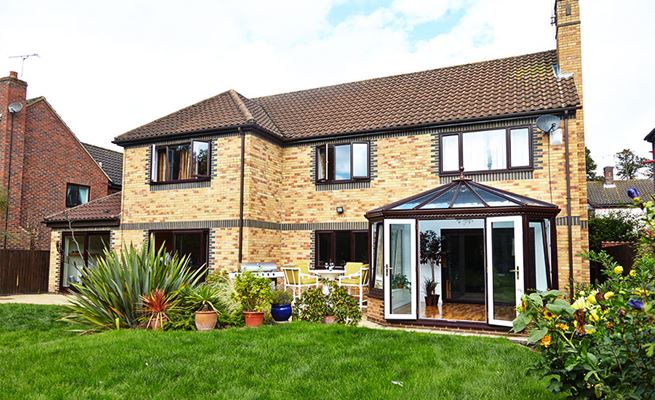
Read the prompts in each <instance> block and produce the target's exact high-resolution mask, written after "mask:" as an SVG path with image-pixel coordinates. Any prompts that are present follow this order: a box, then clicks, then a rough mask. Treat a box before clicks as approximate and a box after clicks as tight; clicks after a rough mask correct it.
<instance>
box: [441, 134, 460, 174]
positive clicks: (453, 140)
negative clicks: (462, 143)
mask: <svg viewBox="0 0 655 400" xmlns="http://www.w3.org/2000/svg"><path fill="white" fill-rule="evenodd" d="M458 142H459V136H458V135H450V136H442V137H441V158H442V159H443V165H442V166H441V169H442V170H443V171H457V170H459V145H458Z"/></svg>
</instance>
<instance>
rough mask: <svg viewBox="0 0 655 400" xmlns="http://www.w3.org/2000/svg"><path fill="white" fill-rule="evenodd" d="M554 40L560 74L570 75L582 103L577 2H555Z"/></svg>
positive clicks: (560, 0)
mask: <svg viewBox="0 0 655 400" xmlns="http://www.w3.org/2000/svg"><path fill="white" fill-rule="evenodd" d="M555 27H556V31H555V32H556V33H555V38H556V39H557V60H558V62H559V70H560V74H562V75H567V74H571V75H572V76H573V80H574V81H575V87H576V89H577V90H578V96H579V97H580V103H582V48H581V41H580V37H581V35H580V2H579V0H555Z"/></svg>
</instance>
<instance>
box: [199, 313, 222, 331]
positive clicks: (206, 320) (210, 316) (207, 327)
mask: <svg viewBox="0 0 655 400" xmlns="http://www.w3.org/2000/svg"><path fill="white" fill-rule="evenodd" d="M217 318H218V315H217V314H216V311H196V329H198V330H199V331H211V330H212V329H214V327H216V319H217Z"/></svg>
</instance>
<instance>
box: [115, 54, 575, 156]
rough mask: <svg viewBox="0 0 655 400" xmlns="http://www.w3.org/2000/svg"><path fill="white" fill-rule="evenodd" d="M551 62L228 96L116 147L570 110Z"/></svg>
mask: <svg viewBox="0 0 655 400" xmlns="http://www.w3.org/2000/svg"><path fill="white" fill-rule="evenodd" d="M556 62H557V56H556V53H555V51H554V50H551V51H545V52H541V53H534V54H527V55H523V56H518V57H510V58H503V59H498V60H492V61H484V62H478V63H472V64H465V65H459V66H454V67H447V68H440V69H433V70H429V71H422V72H415V73H410V74H403V75H396V76H389V77H385V78H377V79H369V80H364V81H358V82H351V83H344V84H340V85H334V86H326V87H321V88H316V89H309V90H302V91H298V92H291V93H284V94H278V95H272V96H265V97H258V98H253V99H248V98H246V97H244V96H242V95H240V94H238V93H236V92H234V91H229V92H225V93H222V94H220V95H218V96H215V97H212V98H210V99H207V100H204V101H202V102H200V103H197V104H195V105H193V106H190V107H187V108H185V109H182V110H180V111H178V112H176V113H173V114H170V115H168V116H166V117H163V118H160V119H158V120H156V121H154V122H151V123H149V124H146V125H144V126H142V127H139V128H136V129H134V130H132V131H130V132H127V133H125V134H123V135H121V136H118V137H117V138H116V140H115V142H116V143H118V144H121V143H127V142H131V141H138V140H143V139H147V138H155V137H165V136H168V135H175V134H180V133H192V132H197V131H205V130H211V129H217V128H226V127H232V126H239V125H246V124H252V125H257V126H259V127H260V128H263V129H265V130H267V131H269V132H270V133H271V134H273V135H276V136H279V137H280V138H282V139H283V140H298V139H303V138H311V137H319V136H328V135H338V134H346V133H354V132H365V131H375V130H383V129H402V128H409V127H413V126H420V125H429V124H439V123H446V122H459V121H466V120H473V119H481V118H494V117H500V116H504V115H511V114H520V113H532V112H535V113H537V112H540V111H547V110H552V109H559V108H567V107H575V106H577V105H578V104H579V99H578V95H577V92H576V89H575V85H574V82H573V80H572V79H570V78H568V79H561V78H560V79H558V78H557V77H556V76H555V74H554V72H553V70H552V65H553V64H555V63H556ZM235 95H236V97H237V98H238V100H240V101H238V100H236V101H235V99H234V97H235ZM244 107H245V110H244Z"/></svg>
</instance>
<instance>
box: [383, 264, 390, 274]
mask: <svg viewBox="0 0 655 400" xmlns="http://www.w3.org/2000/svg"><path fill="white" fill-rule="evenodd" d="M389 271H391V267H390V266H389V264H385V265H384V274H385V275H386V276H389Z"/></svg>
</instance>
